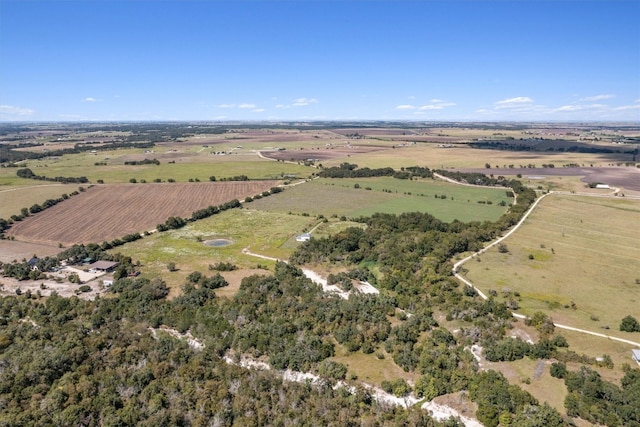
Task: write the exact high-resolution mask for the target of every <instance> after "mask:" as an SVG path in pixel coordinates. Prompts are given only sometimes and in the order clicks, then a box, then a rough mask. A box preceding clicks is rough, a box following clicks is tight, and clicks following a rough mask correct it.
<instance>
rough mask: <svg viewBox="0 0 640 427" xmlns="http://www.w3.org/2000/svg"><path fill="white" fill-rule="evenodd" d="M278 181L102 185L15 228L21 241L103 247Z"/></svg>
mask: <svg viewBox="0 0 640 427" xmlns="http://www.w3.org/2000/svg"><path fill="white" fill-rule="evenodd" d="M275 185H277V181H241V182H203V183H193V184H189V183H171V184H116V185H99V186H93V187H91V188H89V189H87V190H86V191H85V192H83V193H81V194H80V195H78V196H75V197H72V198H70V199H69V200H66V201H65V202H64V203H59V204H58V205H56V206H53V207H51V208H49V209H47V210H45V211H43V212H40V213H38V214H36V215H33V216H30V217H28V218H26V219H25V220H23V221H21V222H19V223H16V224H15V225H13V226H12V227H11V229H10V230H9V231H8V232H7V235H8V236H12V237H14V238H15V239H16V240H22V241H28V242H33V243H41V244H58V243H62V244H63V245H72V244H74V243H91V242H94V243H100V242H102V241H105V240H112V239H115V238H119V237H122V236H124V235H126V234H130V233H140V232H143V231H146V230H151V229H153V228H155V226H156V225H157V224H159V223H163V222H164V221H165V220H166V219H167V218H169V217H170V216H180V217H189V216H191V214H192V213H193V212H194V211H196V210H198V209H202V208H205V207H207V206H211V205H213V206H217V205H220V204H223V203H225V202H228V201H230V200H233V199H239V200H242V199H244V198H245V197H247V196H253V195H256V194H258V193H261V192H262V191H265V190H269V189H270V188H271V187H273V186H275Z"/></svg>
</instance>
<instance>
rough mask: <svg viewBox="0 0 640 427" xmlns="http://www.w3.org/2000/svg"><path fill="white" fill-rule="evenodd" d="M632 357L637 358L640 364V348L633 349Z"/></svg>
mask: <svg viewBox="0 0 640 427" xmlns="http://www.w3.org/2000/svg"><path fill="white" fill-rule="evenodd" d="M631 358H632V359H633V360H635V361H636V362H637V363H638V365H640V349H638V350H631Z"/></svg>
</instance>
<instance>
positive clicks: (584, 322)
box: [464, 195, 640, 341]
mask: <svg viewBox="0 0 640 427" xmlns="http://www.w3.org/2000/svg"><path fill="white" fill-rule="evenodd" d="M638 218H640V202H638V201H633V200H625V199H624V198H599V197H583V196H568V195H566V196H562V195H550V196H548V197H547V198H545V199H544V200H543V201H542V202H541V203H540V204H539V205H538V207H537V208H536V210H535V211H534V212H533V213H532V214H531V215H530V217H529V218H528V219H527V221H526V222H525V224H524V225H523V226H522V227H521V228H520V229H519V230H518V231H517V232H516V233H515V234H514V235H512V236H511V237H509V238H508V239H507V240H505V241H504V243H505V244H506V247H507V249H508V252H506V253H505V252H502V253H501V252H500V251H499V250H498V248H496V247H494V248H492V249H491V250H489V251H487V252H486V253H484V254H482V255H481V256H480V257H479V258H480V261H469V262H467V263H466V264H465V265H464V268H465V269H466V270H468V272H467V274H466V276H467V277H468V278H469V280H471V281H472V282H473V283H474V284H475V285H477V286H478V287H479V288H480V289H481V290H482V291H483V292H485V293H488V291H489V290H490V289H493V290H495V291H497V292H498V295H499V296H501V297H502V295H505V296H506V297H507V298H515V299H516V300H517V301H518V303H519V305H520V308H519V309H518V310H517V311H518V312H521V313H522V314H525V315H531V314H533V313H534V312H536V311H543V312H545V313H547V314H548V315H549V316H551V317H552V318H553V320H554V321H555V322H557V323H560V324H565V325H568V326H573V327H577V328H583V329H588V330H593V331H598V332H602V333H606V334H609V335H614V336H619V337H623V338H626V339H631V340H634V339H635V340H636V341H637V340H640V336H635V335H634V334H629V333H625V332H620V331H619V329H618V328H619V325H620V321H621V320H622V318H623V317H625V316H627V315H632V316H634V317H636V318H639V317H640V227H636V226H635V224H637V223H638ZM516 292H517V293H519V297H518V296H517V295H516V294H515V293H516ZM636 335H637V334H636Z"/></svg>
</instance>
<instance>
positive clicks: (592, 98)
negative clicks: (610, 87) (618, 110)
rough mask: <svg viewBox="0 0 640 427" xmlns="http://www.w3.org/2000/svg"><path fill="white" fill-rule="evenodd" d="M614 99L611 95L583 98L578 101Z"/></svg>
mask: <svg viewBox="0 0 640 427" xmlns="http://www.w3.org/2000/svg"><path fill="white" fill-rule="evenodd" d="M615 97H616V96H615V95H611V94H606V95H596V96H587V97H585V98H580V101H587V102H593V101H602V100H603V99H611V98H615Z"/></svg>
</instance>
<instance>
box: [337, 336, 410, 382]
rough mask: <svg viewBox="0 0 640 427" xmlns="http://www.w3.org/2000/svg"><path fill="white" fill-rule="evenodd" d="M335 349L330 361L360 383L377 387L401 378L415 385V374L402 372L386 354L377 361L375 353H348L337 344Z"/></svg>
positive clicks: (382, 351)
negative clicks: (336, 363)
mask: <svg viewBox="0 0 640 427" xmlns="http://www.w3.org/2000/svg"><path fill="white" fill-rule="evenodd" d="M335 348H336V355H335V356H334V357H332V358H331V359H332V360H334V361H336V362H339V363H342V364H343V365H345V366H347V368H348V373H347V376H348V375H350V374H355V375H357V377H358V379H359V380H360V381H364V382H366V383H369V384H373V385H376V386H378V387H379V386H380V385H381V384H382V382H383V381H393V380H396V379H398V378H403V379H404V380H406V381H408V382H410V383H415V381H416V380H417V379H418V377H419V376H418V375H417V374H415V373H410V372H405V371H403V370H402V368H400V367H399V366H398V365H396V364H395V363H394V361H393V359H392V358H391V356H389V355H388V354H387V355H385V358H384V359H378V357H377V356H376V355H375V353H372V354H364V353H362V352H357V353H349V352H348V351H347V350H346V349H345V348H344V346H342V345H340V344H337V343H335ZM380 352H381V353H383V354H384V353H385V351H384V350H380Z"/></svg>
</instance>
